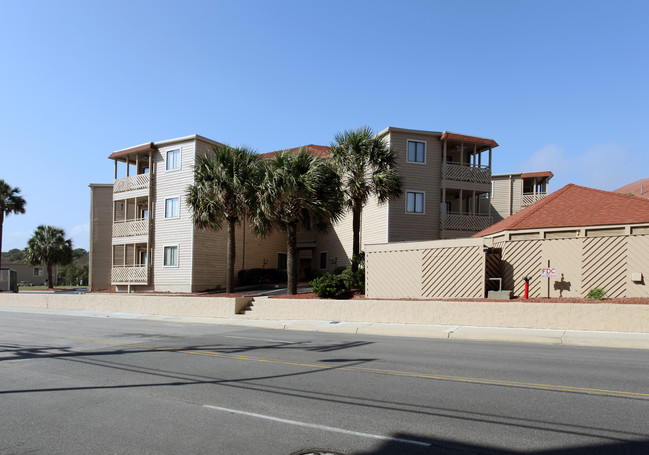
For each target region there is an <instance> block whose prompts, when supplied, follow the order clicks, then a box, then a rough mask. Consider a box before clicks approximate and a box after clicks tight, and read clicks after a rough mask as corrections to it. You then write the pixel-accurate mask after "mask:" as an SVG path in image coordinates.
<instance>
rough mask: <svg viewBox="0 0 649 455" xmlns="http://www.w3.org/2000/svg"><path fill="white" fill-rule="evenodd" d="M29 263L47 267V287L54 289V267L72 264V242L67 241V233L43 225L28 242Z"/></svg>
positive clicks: (27, 255)
mask: <svg viewBox="0 0 649 455" xmlns="http://www.w3.org/2000/svg"><path fill="white" fill-rule="evenodd" d="M26 258H27V261H28V262H29V263H30V264H32V265H39V264H44V265H45V266H46V267H47V285H48V287H49V288H50V289H51V288H53V287H54V282H53V281H52V266H54V265H55V264H59V265H68V264H70V263H71V262H72V240H70V239H67V240H66V239H65V231H64V230H63V229H61V228H58V227H54V226H45V225H41V226H38V227H37V228H36V230H35V231H34V235H33V236H32V238H30V239H29V240H28V242H27V250H26Z"/></svg>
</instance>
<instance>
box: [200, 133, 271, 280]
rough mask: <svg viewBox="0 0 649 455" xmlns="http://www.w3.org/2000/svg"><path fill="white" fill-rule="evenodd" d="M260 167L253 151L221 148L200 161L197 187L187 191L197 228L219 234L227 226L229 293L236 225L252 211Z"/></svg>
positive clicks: (233, 261) (222, 146)
mask: <svg viewBox="0 0 649 455" xmlns="http://www.w3.org/2000/svg"><path fill="white" fill-rule="evenodd" d="M258 166H259V157H258V155H256V154H255V153H254V152H253V151H251V150H249V149H246V148H231V147H228V146H225V145H220V146H217V147H215V148H214V151H213V153H212V154H208V155H202V156H199V157H198V158H197V160H196V166H195V167H194V184H193V185H191V186H190V187H189V189H188V190H187V205H188V206H189V207H190V208H191V210H192V217H193V220H194V225H196V226H198V227H199V228H202V229H212V230H215V231H218V230H221V229H222V228H223V223H224V222H225V223H226V224H227V247H226V250H227V260H226V261H227V277H226V285H225V292H228V293H229V292H232V291H233V289H234V263H235V258H236V245H235V226H236V224H238V223H240V222H241V219H242V218H243V217H245V216H247V215H248V213H249V212H250V210H249V207H250V200H251V195H252V194H253V193H254V188H255V176H257V175H259V174H258V170H257V168H258Z"/></svg>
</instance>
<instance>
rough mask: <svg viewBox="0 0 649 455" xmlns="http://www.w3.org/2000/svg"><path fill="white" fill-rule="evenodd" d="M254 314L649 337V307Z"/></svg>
mask: <svg viewBox="0 0 649 455" xmlns="http://www.w3.org/2000/svg"><path fill="white" fill-rule="evenodd" d="M254 313H255V314H256V315H257V317H258V318H259V319H276V320H291V319H311V320H323V321H350V322H388V323H389V322H394V323H405V324H441V325H462V326H465V325H468V326H478V327H516V328H537V329H560V330H602V331H613V332H649V305H623V304H615V305H614V304H607V303H599V304H598V303H593V304H583V303H582V304H578V303H532V302H530V303H522V302H488V301H482V302H464V301H460V302H453V301H403V300H401V301H399V300H319V299H313V300H294V299H265V300H257V301H255V302H254Z"/></svg>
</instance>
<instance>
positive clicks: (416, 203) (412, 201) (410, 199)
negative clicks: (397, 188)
mask: <svg viewBox="0 0 649 455" xmlns="http://www.w3.org/2000/svg"><path fill="white" fill-rule="evenodd" d="M406 212H407V213H424V193H419V192H417V191H407V192H406Z"/></svg>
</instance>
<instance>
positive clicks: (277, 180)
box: [252, 149, 342, 295]
mask: <svg viewBox="0 0 649 455" xmlns="http://www.w3.org/2000/svg"><path fill="white" fill-rule="evenodd" d="M265 164H266V165H265V172H264V178H263V180H262V181H261V185H260V188H259V191H258V192H257V196H258V212H257V216H255V217H253V219H252V223H253V226H254V227H255V228H256V229H257V231H258V232H261V233H264V232H268V231H269V230H270V229H271V228H272V227H277V228H279V229H282V230H286V231H287V240H286V268H287V270H286V272H287V276H288V283H287V287H288V290H287V292H288V294H291V295H294V294H297V281H298V255H297V228H298V224H299V223H303V225H305V226H311V227H316V228H317V229H318V230H320V231H321V232H326V231H327V229H328V228H329V227H330V226H331V223H332V222H335V221H337V220H338V219H339V218H340V216H341V213H342V192H341V191H340V179H339V177H338V174H337V173H336V172H335V170H334V169H333V167H332V166H331V165H330V163H329V162H327V161H324V160H322V159H320V158H317V157H315V156H312V155H309V154H308V153H307V152H306V151H304V149H300V150H299V151H298V152H297V153H296V154H292V153H290V152H286V151H284V152H281V153H278V154H276V155H275V156H274V157H273V158H272V159H271V160H269V161H267V162H265Z"/></svg>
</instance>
